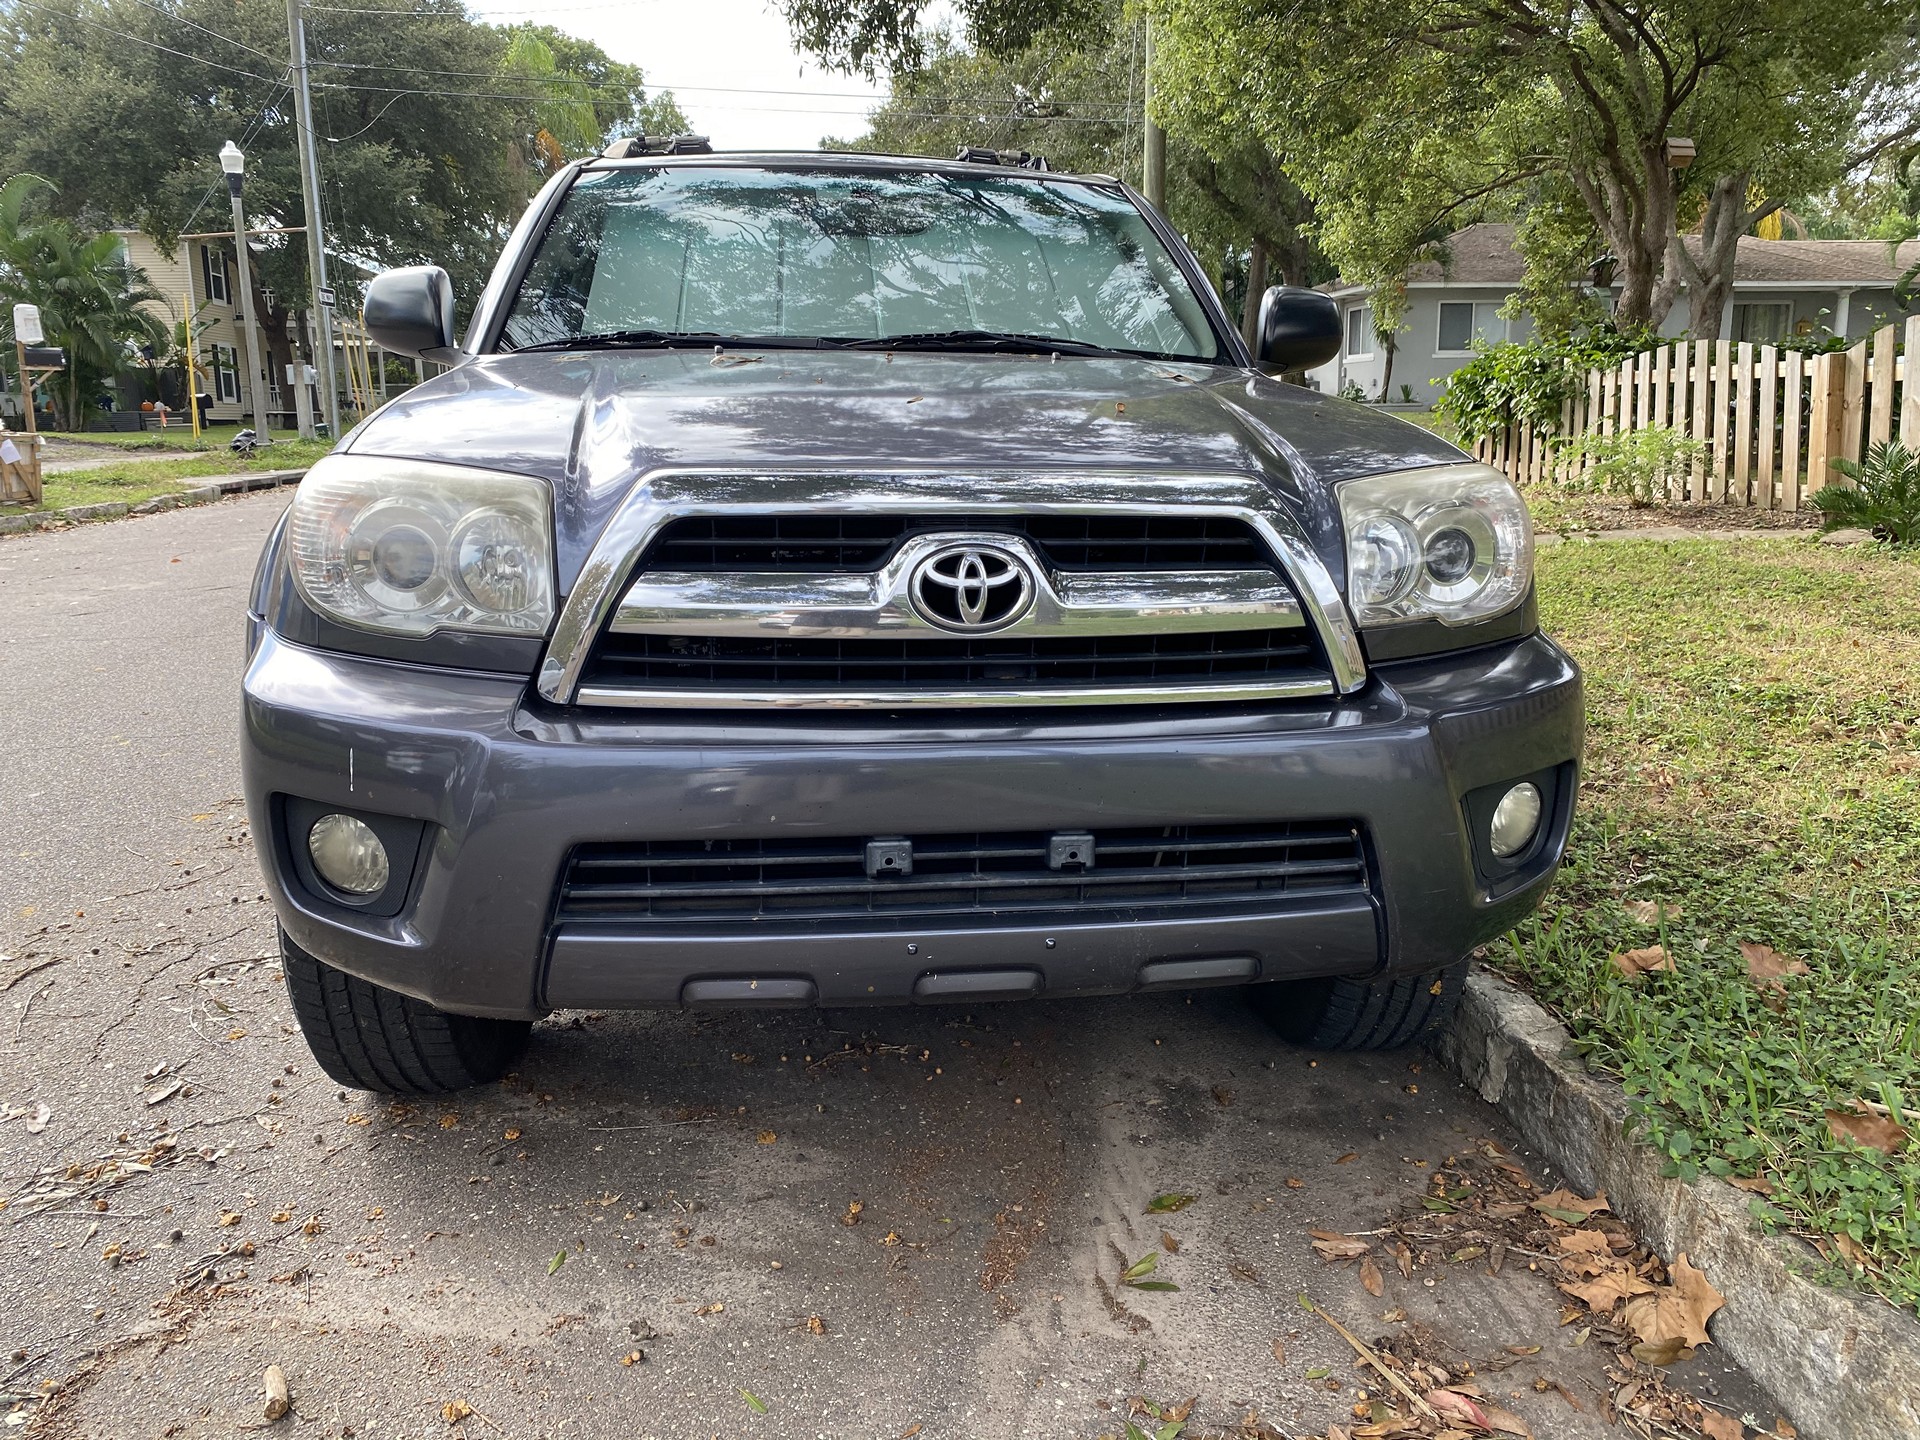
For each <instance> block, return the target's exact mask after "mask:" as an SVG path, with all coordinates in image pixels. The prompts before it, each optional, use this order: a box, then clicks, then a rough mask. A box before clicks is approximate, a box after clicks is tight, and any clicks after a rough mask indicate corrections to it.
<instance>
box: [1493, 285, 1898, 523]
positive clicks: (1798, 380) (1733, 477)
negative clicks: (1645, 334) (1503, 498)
mask: <svg viewBox="0 0 1920 1440" xmlns="http://www.w3.org/2000/svg"><path fill="white" fill-rule="evenodd" d="M1904 328H1905V343H1904V345H1902V344H1901V329H1902V327H1901V326H1900V325H1898V324H1895V325H1889V326H1887V327H1886V328H1885V329H1883V330H1879V331H1876V332H1875V333H1874V334H1872V335H1870V336H1868V337H1867V338H1866V339H1865V340H1862V341H1860V342H1859V343H1858V344H1857V345H1855V346H1853V347H1852V348H1851V349H1848V350H1841V351H1836V352H1834V353H1832V354H1827V355H1804V354H1802V353H1800V352H1799V351H1797V350H1788V351H1782V350H1780V349H1779V348H1778V347H1777V346H1773V345H1752V344H1748V343H1746V342H1744V341H1743V342H1741V343H1739V344H1735V343H1733V342H1732V341H1728V340H1695V341H1687V340H1681V341H1677V342H1675V343H1674V344H1671V345H1663V346H1661V347H1660V348H1659V349H1657V350H1649V351H1646V352H1644V353H1643V354H1640V355H1636V356H1634V357H1632V358H1631V359H1628V360H1623V361H1622V362H1621V363H1620V364H1619V365H1617V366H1614V367H1612V368H1611V369H1607V370H1593V371H1589V372H1588V373H1587V375H1586V377H1585V384H1584V386H1583V387H1581V388H1582V389H1584V393H1579V391H1578V390H1577V391H1576V394H1575V397H1574V398H1573V399H1570V400H1568V401H1567V402H1566V403H1565V404H1564V405H1563V406H1562V407H1561V415H1560V424H1559V426H1558V427H1557V428H1555V429H1552V430H1548V429H1547V428H1546V427H1544V426H1535V425H1534V424H1533V423H1532V422H1530V421H1527V422H1521V423H1518V424H1514V425H1511V426H1509V427H1508V428H1507V430H1506V432H1505V433H1504V434H1499V435H1494V436H1489V437H1486V438H1484V439H1482V440H1481V441H1479V443H1478V444H1476V445H1475V446H1474V454H1475V456H1476V457H1477V458H1479V459H1480V460H1482V461H1484V462H1486V463H1487V464H1489V465H1492V466H1494V467H1495V468H1497V469H1499V470H1502V471H1504V472H1505V473H1506V474H1507V475H1508V476H1509V477H1510V478H1511V479H1512V480H1513V481H1514V482H1515V483H1517V484H1537V483H1540V482H1542V481H1546V480H1550V479H1553V478H1555V477H1556V475H1560V474H1563V473H1565V469H1566V467H1567V466H1569V465H1571V466H1572V467H1573V468H1574V473H1575V474H1577V473H1578V472H1579V468H1580V463H1581V462H1580V461H1579V460H1578V459H1577V458H1574V459H1568V458H1565V457H1564V456H1563V452H1564V451H1565V450H1566V449H1567V447H1568V444H1569V442H1570V441H1572V440H1574V439H1577V438H1579V437H1580V436H1583V435H1587V434H1590V433H1594V432H1598V433H1600V434H1605V435H1611V434H1615V433H1617V432H1618V431H1620V430H1623V429H1633V428H1638V427H1643V426H1647V425H1667V426H1672V427H1673V429H1674V430H1676V431H1678V432H1679V433H1680V434H1682V435H1686V436H1689V437H1691V438H1692V439H1695V440H1698V441H1700V442H1702V443H1703V444H1704V445H1705V446H1706V451H1705V454H1704V456H1703V458H1702V459H1701V460H1700V462H1699V463H1698V464H1696V465H1695V466H1694V467H1693V470H1692V473H1691V474H1688V475H1680V476H1675V477H1673V479H1672V481H1671V482H1670V484H1669V486H1668V497H1667V498H1668V499H1670V500H1674V501H1689V502H1693V503H1714V504H1725V505H1747V506H1755V507H1759V508H1761V509H1769V510H1773V509H1779V510H1798V509H1799V508H1800V507H1801V505H1802V504H1803V503H1804V502H1805V501H1806V498H1807V497H1808V496H1809V495H1811V494H1812V493H1813V492H1814V491H1816V490H1818V489H1820V488H1821V487H1822V486H1825V485H1831V484H1835V483H1836V482H1837V483H1845V481H1844V479H1843V477H1842V476H1841V475H1840V473H1839V472H1838V471H1837V470H1835V469H1834V468H1833V461H1835V460H1837V459H1847V460H1858V459H1860V458H1861V456H1862V455H1863V453H1864V452H1865V450H1866V449H1867V448H1868V447H1869V446H1872V445H1875V444H1878V443H1879V442H1881V441H1883V440H1890V439H1898V440H1900V441H1901V442H1902V443H1904V444H1905V445H1906V446H1907V448H1909V449H1911V450H1920V368H1916V367H1920V315H1916V316H1912V317H1910V318H1909V319H1908V320H1907V321H1906V322H1905V327H1904ZM1902 351H1904V353H1902Z"/></svg>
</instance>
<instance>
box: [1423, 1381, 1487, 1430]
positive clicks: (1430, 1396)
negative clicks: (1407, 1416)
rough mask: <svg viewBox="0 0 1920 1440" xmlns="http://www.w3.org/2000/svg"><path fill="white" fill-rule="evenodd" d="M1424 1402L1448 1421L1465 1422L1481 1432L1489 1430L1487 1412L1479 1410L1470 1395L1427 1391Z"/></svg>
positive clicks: (1447, 1391) (1476, 1402) (1478, 1406)
mask: <svg viewBox="0 0 1920 1440" xmlns="http://www.w3.org/2000/svg"><path fill="white" fill-rule="evenodd" d="M1426 1401H1427V1404H1429V1405H1431V1406H1432V1407H1433V1408H1434V1409H1435V1410H1436V1411H1437V1412H1438V1413H1439V1414H1441V1415H1442V1416H1445V1417H1447V1418H1449V1419H1453V1420H1461V1421H1465V1422H1466V1423H1467V1424H1469V1425H1474V1426H1477V1427H1479V1428H1480V1429H1482V1430H1486V1429H1490V1428H1491V1427H1490V1426H1489V1425H1488V1424H1487V1412H1486V1411H1485V1410H1483V1409H1481V1408H1480V1402H1479V1401H1478V1400H1475V1399H1474V1398H1473V1397H1472V1396H1471V1395H1462V1394H1461V1393H1460V1392H1459V1391H1458V1390H1429V1391H1427V1394H1426Z"/></svg>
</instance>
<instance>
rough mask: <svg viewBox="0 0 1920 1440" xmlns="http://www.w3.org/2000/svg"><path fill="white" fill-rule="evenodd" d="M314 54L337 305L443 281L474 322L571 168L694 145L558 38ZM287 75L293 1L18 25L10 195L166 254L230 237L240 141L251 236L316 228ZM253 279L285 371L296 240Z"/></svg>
mask: <svg viewBox="0 0 1920 1440" xmlns="http://www.w3.org/2000/svg"><path fill="white" fill-rule="evenodd" d="M308 50H309V58H310V61H311V63H312V85H311V88H312V94H313V103H314V128H315V130H316V131H317V132H318V139H319V149H320V172H321V187H322V191H321V195H322V205H323V207H324V218H325V222H326V230H327V239H328V249H329V253H330V254H331V255H333V256H335V257H337V260H338V261H339V262H342V263H338V264H337V265H336V266H335V267H330V268H334V269H336V270H337V271H338V272H339V273H337V274H335V275H333V276H332V277H331V278H333V279H334V280H335V283H336V288H337V289H339V290H340V291H342V292H343V303H351V297H352V296H353V294H354V292H355V290H356V288H357V279H358V276H359V274H360V273H362V270H361V267H363V266H364V267H374V268H377V267H384V266H388V265H402V264H412V263H419V262H425V261H431V262H433V263H436V264H441V265H444V266H446V268H447V270H448V271H449V273H450V274H451V275H452V276H453V280H454V288H455V294H456V296H457V298H458V300H459V303H460V305H461V308H462V313H465V311H466V310H467V309H468V308H469V307H470V306H471V305H472V303H473V301H474V300H475V299H476V298H477V297H478V295H479V292H480V289H481V287H482V286H483V284H484V283H485V280H486V276H487V274H488V272H489V271H490V270H491V268H492V265H493V261H494V258H495V257H496V256H497V255H498V253H499V251H500V248H501V245H502V243H503V241H504V239H505V237H506V234H507V231H508V230H509V228H510V227H511V226H512V224H513V222H514V221H515V219H517V218H518V216H519V213H520V211H521V210H522V209H523V208H524V207H525V204H526V201H527V198H528V196H529V195H531V194H532V193H533V191H534V190H535V189H536V188H537V187H538V186H539V185H540V184H541V183H542V182H543V181H544V180H545V178H546V177H547V176H548V175H549V174H551V173H552V171H553V170H554V169H555V168H557V167H558V166H559V165H560V164H563V163H565V161H566V160H568V159H571V158H573V157H575V156H579V155H583V154H590V153H592V152H593V151H594V150H596V149H598V148H599V147H600V146H601V145H602V144H604V142H605V138H606V137H607V135H608V134H609V133H611V132H613V131H615V130H624V129H629V128H635V129H653V130H675V129H683V128H685V126H686V118H685V116H683V115H682V114H681V113H680V111H679V109H678V107H677V106H676V105H675V104H674V103H673V101H672V98H671V97H670V96H668V97H660V96H652V95H650V94H649V93H648V92H647V90H646V89H645V87H644V85H643V83H642V76H641V73H640V71H639V70H638V69H636V68H635V67H633V66H630V65H623V64H619V63H617V62H615V61H613V60H611V59H610V58H609V57H608V56H607V55H606V54H605V53H604V52H602V51H601V50H599V48H598V47H596V46H593V45H591V44H589V43H588V42H586V41H582V40H578V39H576V38H574V37H571V36H567V35H564V34H561V33H560V32H558V31H555V30H552V29H550V28H548V27H544V26H518V27H511V28H503V27H498V26H492V25H484V24H478V23H476V22H474V21H473V20H472V19H471V18H469V17H468V15H467V14H466V11H465V10H464V8H463V7H462V6H461V5H460V4H459V3H458V0H383V3H381V4H380V5H368V6H363V7H351V6H329V7H326V8H324V9H321V8H315V9H313V10H311V11H310V12H309V24H308ZM287 53H288V52H287V23H286V7H285V5H284V3H282V0H35V3H34V4H32V5H30V6H11V7H6V8H5V9H4V10H0V174H5V173H9V172H11V171H15V170H30V171H33V172H35V173H38V174H42V175H46V176H49V177H50V178H52V179H53V180H54V181H56V182H57V183H58V184H59V186H60V191H59V194H58V196H57V197H56V198H55V202H54V203H55V205H56V208H57V210H58V212H59V213H61V214H64V215H66V216H68V217H70V218H74V219H78V220H81V221H83V222H85V223H87V224H90V225H92V226H95V227H101V228H105V227H111V226H134V227H137V228H139V229H142V230H144V231H146V232H147V233H148V234H150V235H152V236H154V237H155V238H156V239H158V240H160V241H161V242H162V243H168V244H170V243H171V242H172V241H173V239H174V237H176V236H177V235H179V234H180V233H182V232H191V231H208V230H219V229H221V228H224V226H225V224H226V200H225V193H224V188H223V186H222V183H221V177H220V172H219V166H218V163H217V161H216V159H215V156H216V155H217V153H218V152H219V149H220V146H221V144H222V143H223V142H224V141H226V140H229V139H231V140H234V141H236V142H238V143H239V144H240V145H241V147H242V148H243V149H244V150H245V152H246V155H247V176H246V203H247V213H248V216H249V219H250V220H251V221H252V222H253V223H255V224H259V225H262V226H272V225H275V224H279V225H286V226H299V225H304V224H305V223H306V218H307V217H306V214H305V206H304V203H303V201H302V198H301V191H300V173H299V161H298V156H297V151H296V144H295V137H296V127H295V125H294V121H293V108H294V107H293V102H292V98H291V89H290V87H289V85H288V83H287V78H286V69H287V60H286V56H287ZM542 137H545V138H544V139H543V138H542ZM252 268H253V276H254V282H255V296H254V299H255V302H256V304H257V305H258V307H259V313H260V315H261V317H262V322H263V326H264V329H265V331H266V334H267V341H268V348H269V351H270V352H271V361H272V363H273V365H274V366H275V367H278V366H279V365H282V364H285V363H287V362H289V361H290V360H291V359H292V355H291V351H290V349H289V342H288V338H287V337H288V322H289V320H290V319H291V318H292V317H293V315H294V314H295V313H296V312H297V311H301V310H303V309H304V297H305V296H306V295H307V294H308V293H309V286H308V284H307V279H306V249H305V245H304V243H303V242H302V240H301V237H300V236H298V235H294V236H292V237H291V238H290V239H289V238H285V237H283V238H280V239H276V240H272V241H262V242H258V243H257V244H256V249H255V254H254V264H253V267H252ZM276 373H277V369H276Z"/></svg>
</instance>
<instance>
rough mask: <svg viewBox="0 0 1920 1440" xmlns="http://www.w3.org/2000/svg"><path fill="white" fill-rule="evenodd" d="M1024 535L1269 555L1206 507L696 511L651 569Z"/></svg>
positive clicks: (1116, 566) (1189, 559)
mask: <svg viewBox="0 0 1920 1440" xmlns="http://www.w3.org/2000/svg"><path fill="white" fill-rule="evenodd" d="M983 530H984V531H991V532H995V533H998V534H1002V535H1021V536H1024V537H1026V539H1028V540H1029V541H1031V542H1032V543H1033V545H1034V547H1035V548H1036V549H1038V550H1039V551H1040V552H1041V554H1042V555H1043V556H1044V557H1045V558H1046V561H1047V563H1048V564H1049V565H1051V566H1053V567H1054V568H1055V569H1057V570H1257V569H1271V568H1272V566H1273V561H1272V559H1271V558H1270V557H1269V556H1268V554H1267V551H1266V547H1265V546H1264V545H1262V544H1261V542H1260V539H1259V537H1258V536H1256V535H1255V534H1254V532H1253V530H1252V529H1251V528H1249V527H1248V526H1247V524H1246V523H1245V522H1244V521H1240V520H1234V519H1230V518H1226V517H1222V516H1213V515H1111V514H1102V515H696V516H688V517H686V518H684V519H680V520H675V521H673V522H672V523H670V524H669V525H668V526H667V527H666V528H665V529H664V530H662V531H661V532H660V535H659V536H658V537H657V538H656V539H655V540H654V542H653V544H652V545H650V546H648V547H647V553H646V556H645V558H644V560H643V561H642V562H641V569H642V570H643V571H648V570H655V571H657V570H694V571H704V570H720V571H756V572H761V573H765V572H768V571H819V572H834V571H861V570H878V569H879V568H880V567H881V566H882V565H883V564H885V563H886V560H887V557H888V556H890V555H891V554H892V553H893V552H894V551H895V550H896V549H898V548H899V545H900V542H901V541H903V540H905V539H906V538H907V537H908V536H910V535H916V534H925V533H928V532H932V531H943V532H953V531H983Z"/></svg>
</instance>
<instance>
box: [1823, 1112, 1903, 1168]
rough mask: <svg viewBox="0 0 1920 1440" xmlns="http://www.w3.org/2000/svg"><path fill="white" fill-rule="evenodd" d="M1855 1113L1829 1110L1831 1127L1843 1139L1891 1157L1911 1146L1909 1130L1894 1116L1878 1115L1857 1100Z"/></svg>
mask: <svg viewBox="0 0 1920 1440" xmlns="http://www.w3.org/2000/svg"><path fill="white" fill-rule="evenodd" d="M1853 1103H1854V1105H1855V1107H1856V1108H1855V1109H1853V1110H1829V1111H1827V1128H1828V1129H1830V1130H1832V1131H1833V1133H1834V1135H1835V1136H1836V1137H1837V1138H1838V1139H1841V1140H1851V1141H1853V1142H1854V1144H1856V1145H1864V1146H1866V1147H1867V1148H1868V1149H1869V1150H1881V1151H1884V1152H1885V1153H1887V1154H1889V1155H1891V1154H1893V1153H1894V1152H1895V1151H1896V1150H1898V1149H1900V1147H1901V1146H1903V1145H1905V1144H1906V1143H1907V1131H1906V1127H1905V1126H1903V1125H1902V1124H1901V1123H1900V1122H1899V1121H1898V1120H1895V1119H1894V1118H1893V1117H1892V1116H1891V1115H1876V1114H1874V1113H1873V1112H1872V1111H1871V1110H1868V1109H1867V1108H1866V1106H1865V1105H1864V1104H1863V1103H1862V1102H1861V1101H1858V1100H1856V1101H1854V1102H1853Z"/></svg>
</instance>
